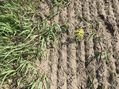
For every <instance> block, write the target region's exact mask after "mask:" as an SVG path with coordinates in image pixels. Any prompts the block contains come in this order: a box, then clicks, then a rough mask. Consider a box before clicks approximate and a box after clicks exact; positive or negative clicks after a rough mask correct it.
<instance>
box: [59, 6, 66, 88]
mask: <svg viewBox="0 0 119 89" xmlns="http://www.w3.org/2000/svg"><path fill="white" fill-rule="evenodd" d="M59 17H60V19H59V21H60V22H61V23H67V8H64V10H63V11H62V12H61V13H60V15H59ZM66 40H67V33H64V34H62V37H61V43H60V46H59V54H60V55H59V57H60V58H59V60H58V89H67V56H68V55H67V41H66Z"/></svg>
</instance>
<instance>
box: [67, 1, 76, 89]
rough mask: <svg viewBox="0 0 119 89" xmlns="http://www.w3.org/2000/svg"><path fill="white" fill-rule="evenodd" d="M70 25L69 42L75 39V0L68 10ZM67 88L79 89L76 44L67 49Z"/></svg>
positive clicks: (70, 44) (69, 45)
mask: <svg viewBox="0 0 119 89" xmlns="http://www.w3.org/2000/svg"><path fill="white" fill-rule="evenodd" d="M67 9H68V11H67V15H68V23H69V24H70V26H69V41H70V40H72V38H74V29H75V27H74V25H75V13H74V0H72V1H71V3H70V5H69V7H68V8H67ZM67 55H68V59H67V72H68V73H67V88H68V89H78V88H77V78H76V43H73V42H71V43H69V44H68V48H67Z"/></svg>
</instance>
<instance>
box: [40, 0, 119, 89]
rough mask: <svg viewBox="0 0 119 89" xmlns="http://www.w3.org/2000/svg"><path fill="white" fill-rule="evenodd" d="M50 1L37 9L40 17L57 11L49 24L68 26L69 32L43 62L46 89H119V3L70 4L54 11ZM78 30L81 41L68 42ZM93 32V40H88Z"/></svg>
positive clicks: (89, 0)
mask: <svg viewBox="0 0 119 89" xmlns="http://www.w3.org/2000/svg"><path fill="white" fill-rule="evenodd" d="M50 1H51V0H46V1H45V2H44V3H42V4H41V5H40V6H39V9H40V13H41V12H42V15H43V17H44V18H45V16H46V15H47V14H49V13H50V12H54V13H55V12H59V11H60V13H59V14H57V15H55V16H54V17H53V18H52V19H51V20H50V21H49V22H50V23H52V22H57V23H62V24H64V23H67V24H69V32H68V33H64V34H62V38H61V40H60V44H58V45H56V44H54V45H53V48H49V49H48V53H47V58H46V59H47V61H45V65H44V62H42V63H43V68H44V69H43V70H45V71H46V72H47V73H48V77H49V84H50V86H49V87H50V88H49V89H119V0H71V2H70V4H69V5H68V6H67V7H62V8H57V7H54V8H53V7H52V4H51V2H50ZM91 24H92V25H91ZM80 26H83V27H84V30H85V37H84V39H83V40H81V41H80V42H69V39H72V38H74V36H75V35H74V30H75V29H76V28H78V27H80ZM91 26H93V27H91ZM92 32H95V34H96V36H95V37H93V38H91V39H90V40H89V39H88V38H89V36H90V34H91V33H92ZM64 43H68V44H64Z"/></svg>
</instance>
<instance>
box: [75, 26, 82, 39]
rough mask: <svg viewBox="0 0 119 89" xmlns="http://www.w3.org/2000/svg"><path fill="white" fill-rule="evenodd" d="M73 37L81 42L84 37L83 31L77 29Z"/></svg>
mask: <svg viewBox="0 0 119 89" xmlns="http://www.w3.org/2000/svg"><path fill="white" fill-rule="evenodd" d="M75 35H76V39H78V40H82V39H83V37H84V29H83V28H82V27H80V28H79V29H77V30H76V31H75Z"/></svg>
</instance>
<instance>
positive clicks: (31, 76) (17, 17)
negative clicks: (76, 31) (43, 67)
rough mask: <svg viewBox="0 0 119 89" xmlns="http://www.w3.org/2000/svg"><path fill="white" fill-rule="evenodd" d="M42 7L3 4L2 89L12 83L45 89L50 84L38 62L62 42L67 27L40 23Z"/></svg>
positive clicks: (23, 1) (22, 0)
mask: <svg viewBox="0 0 119 89" xmlns="http://www.w3.org/2000/svg"><path fill="white" fill-rule="evenodd" d="M38 3H39V4H40V3H41V1H39V2H37V3H34V2H33V1H32V0H6V1H3V2H2V3H0V83H1V85H0V87H3V85H4V84H6V83H8V84H9V85H10V87H15V88H20V87H26V88H27V89H42V87H43V85H44V84H43V83H44V82H45V83H46V84H48V79H47V74H42V75H41V73H39V70H38V69H37V66H36V64H35V61H36V60H41V59H42V57H44V56H45V53H46V52H47V45H48V44H49V43H51V44H53V42H54V41H57V40H58V38H59V37H60V34H61V33H62V32H63V31H65V25H59V24H58V23H54V24H51V25H49V24H48V21H47V19H43V20H41V19H37V17H38V16H40V14H38V13H37V12H38V11H37V5H38ZM61 3H62V2H61ZM36 16H37V17H36ZM9 81H12V82H9ZM14 84H15V85H14Z"/></svg>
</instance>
